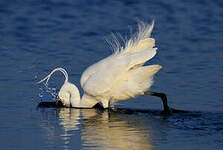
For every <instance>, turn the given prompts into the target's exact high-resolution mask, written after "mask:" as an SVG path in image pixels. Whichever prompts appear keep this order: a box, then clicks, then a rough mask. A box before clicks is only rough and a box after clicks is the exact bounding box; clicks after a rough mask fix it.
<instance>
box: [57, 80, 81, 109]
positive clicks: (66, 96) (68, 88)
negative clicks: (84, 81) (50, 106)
mask: <svg viewBox="0 0 223 150" xmlns="http://www.w3.org/2000/svg"><path fill="white" fill-rule="evenodd" d="M79 100H80V94H79V91H78V88H77V87H76V86H75V85H74V84H72V83H70V82H65V83H64V84H63V85H62V87H61V89H60V91H59V93H58V97H57V101H58V102H61V103H62V104H63V106H65V107H72V106H73V107H74V106H75V103H79Z"/></svg>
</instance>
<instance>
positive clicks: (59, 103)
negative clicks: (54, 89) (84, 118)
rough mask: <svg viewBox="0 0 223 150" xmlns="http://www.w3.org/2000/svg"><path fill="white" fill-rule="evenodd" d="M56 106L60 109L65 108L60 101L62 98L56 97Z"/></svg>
mask: <svg viewBox="0 0 223 150" xmlns="http://www.w3.org/2000/svg"><path fill="white" fill-rule="evenodd" d="M56 105H57V106H59V107H62V106H63V103H62V101H61V100H60V97H59V96H58V95H57V96H56Z"/></svg>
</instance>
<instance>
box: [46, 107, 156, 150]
mask: <svg viewBox="0 0 223 150" xmlns="http://www.w3.org/2000/svg"><path fill="white" fill-rule="evenodd" d="M56 111H58V112H57V113H54V114H56V115H57V117H56V118H59V122H58V124H59V127H62V129H63V130H62V131H61V132H60V133H59V135H60V136H59V137H60V138H62V139H61V140H60V141H63V149H73V148H75V149H84V150H87V149H88V150H90V149H91V150H125V149H136V150H138V149H140V150H151V149H153V146H152V145H151V143H150V136H149V135H150V133H149V129H148V127H147V126H148V124H147V125H145V126H143V125H139V124H140V122H139V120H138V119H136V118H134V117H133V118H132V117H130V118H129V117H128V115H124V117H123V115H120V114H118V113H112V112H108V111H100V110H97V109H72V108H62V109H58V110H56ZM82 121H83V122H82ZM80 122H81V123H80ZM59 127H58V128H59ZM59 130H61V128H60V129H59ZM54 131H55V130H54ZM75 131H76V132H75ZM77 131H79V132H80V138H81V139H80V141H78V142H79V143H82V146H81V148H77V147H76V145H75V147H70V145H71V144H70V143H72V142H74V141H73V140H74V139H73V138H74V137H76V136H77V135H75V134H77ZM47 132H48V133H50V132H52V130H49V129H48V130H47ZM48 136H53V137H54V134H48ZM48 140H54V138H52V137H48ZM49 143H50V144H53V143H54V142H49Z"/></svg>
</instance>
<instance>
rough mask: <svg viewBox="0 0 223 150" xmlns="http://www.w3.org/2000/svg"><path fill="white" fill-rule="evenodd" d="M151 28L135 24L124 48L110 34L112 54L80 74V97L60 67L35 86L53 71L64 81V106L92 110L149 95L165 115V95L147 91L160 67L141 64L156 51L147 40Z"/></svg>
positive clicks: (146, 25) (61, 90)
mask: <svg viewBox="0 0 223 150" xmlns="http://www.w3.org/2000/svg"><path fill="white" fill-rule="evenodd" d="M153 27H154V22H152V23H151V24H148V23H144V22H139V23H138V30H137V32H136V33H135V34H133V35H132V37H131V38H130V39H129V40H124V46H122V44H121V43H120V41H119V40H118V37H117V36H114V35H113V42H111V43H110V44H111V46H112V50H113V53H112V54H111V55H110V56H108V57H106V58H104V59H102V60H100V61H98V62H97V63H95V64H93V65H91V66H89V67H88V68H87V69H86V70H85V71H84V72H83V74H82V76H81V79H80V84H81V87H82V88H83V91H84V94H83V96H82V97H80V92H79V90H78V88H77V87H76V86H75V85H74V84H73V83H71V82H70V81H69V80H68V74H67V72H66V70H65V69H63V68H56V69H54V70H53V71H52V72H51V73H50V74H49V75H47V76H46V77H45V78H43V79H42V80H41V81H39V83H41V82H44V81H46V82H45V83H46V84H47V83H48V81H49V79H50V77H51V75H52V74H53V73H54V72H56V71H60V72H62V73H63V75H64V76H65V81H64V83H63V85H62V87H61V89H60V91H59V93H58V99H59V101H60V102H61V103H62V104H63V106H64V107H75V108H93V107H94V106H95V105H96V104H98V103H100V104H101V105H102V106H103V108H109V107H110V106H111V105H110V104H111V103H115V102H117V101H120V100H127V99H129V98H133V97H135V96H137V95H152V96H158V97H160V98H161V100H162V102H163V109H164V112H169V111H170V108H169V106H168V102H167V97H166V95H165V94H164V93H158V92H152V91H148V90H149V88H150V87H151V85H152V84H153V77H154V75H155V74H156V73H157V72H158V71H159V70H160V69H161V68H162V67H161V66H160V65H144V64H145V63H146V62H147V61H148V60H150V59H151V58H153V57H154V56H155V55H156V51H157V48H156V47H155V39H154V38H151V37H150V35H151V32H152V30H153ZM122 39H124V38H122Z"/></svg>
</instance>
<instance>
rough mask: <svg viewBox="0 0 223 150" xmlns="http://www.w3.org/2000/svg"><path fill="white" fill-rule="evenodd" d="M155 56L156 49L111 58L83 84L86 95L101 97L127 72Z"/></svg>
mask: <svg viewBox="0 0 223 150" xmlns="http://www.w3.org/2000/svg"><path fill="white" fill-rule="evenodd" d="M155 54H156V48H153V49H151V50H144V51H141V52H137V53H133V54H126V55H120V56H111V58H109V59H106V60H105V61H104V62H103V65H98V67H100V68H97V65H96V67H94V69H95V70H97V71H96V72H94V73H92V74H91V75H90V76H89V78H88V79H87V80H86V81H85V83H84V84H83V86H82V87H83V89H84V91H85V92H86V93H88V94H90V95H93V96H101V95H103V94H105V93H107V92H109V90H111V87H113V86H114V84H116V83H120V82H117V81H119V80H123V79H124V77H125V76H126V74H127V72H128V71H129V70H131V68H134V67H135V66H137V65H140V64H143V63H145V62H146V61H148V60H149V59H151V58H152V57H154V56H155Z"/></svg>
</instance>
